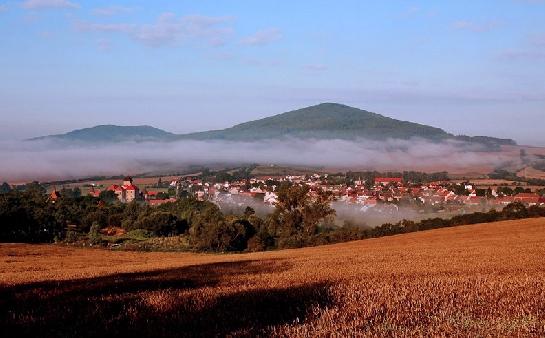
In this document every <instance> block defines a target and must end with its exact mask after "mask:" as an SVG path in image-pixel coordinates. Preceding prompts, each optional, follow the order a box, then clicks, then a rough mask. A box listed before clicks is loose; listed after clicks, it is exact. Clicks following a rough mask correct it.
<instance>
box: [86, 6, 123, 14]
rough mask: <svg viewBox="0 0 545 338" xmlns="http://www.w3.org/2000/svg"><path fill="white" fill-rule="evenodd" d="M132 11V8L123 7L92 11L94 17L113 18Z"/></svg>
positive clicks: (101, 8)
mask: <svg viewBox="0 0 545 338" xmlns="http://www.w3.org/2000/svg"><path fill="white" fill-rule="evenodd" d="M132 11H133V8H132V7H125V6H108V7H100V8H95V9H93V14H94V15H99V16H113V15H118V14H126V13H130V12H132Z"/></svg>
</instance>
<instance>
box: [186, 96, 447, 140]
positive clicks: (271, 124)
mask: <svg viewBox="0 0 545 338" xmlns="http://www.w3.org/2000/svg"><path fill="white" fill-rule="evenodd" d="M449 136H452V135H450V134H448V133H447V132H445V131H444V130H442V129H439V128H434V127H430V126H426V125H422V124H417V123H412V122H406V121H399V120H395V119H392V118H389V117H385V116H382V115H379V114H375V113H371V112H368V111H365V110H361V109H357V108H353V107H349V106H345V105H342V104H337V103H322V104H319V105H316V106H312V107H307V108H303V109H298V110H294V111H290V112H287V113H283V114H279V115H275V116H271V117H266V118H264V119H260V120H256V121H250V122H245V123H241V124H238V125H236V126H234V127H231V128H227V129H224V130H216V131H209V132H202V133H193V134H187V135H182V136H181V137H183V138H190V139H225V140H242V141H251V140H256V139H277V138H282V137H294V138H318V139H349V140H353V139H357V138H368V139H385V138H397V139H408V138H411V137H422V138H426V139H445V138H447V137H449Z"/></svg>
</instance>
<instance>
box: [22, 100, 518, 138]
mask: <svg viewBox="0 0 545 338" xmlns="http://www.w3.org/2000/svg"><path fill="white" fill-rule="evenodd" d="M415 137H418V138H422V139H427V140H432V141H441V140H446V139H456V140H459V141H464V142H471V143H478V144H484V145H486V146H487V147H489V148H494V147H495V148H497V147H498V146H499V145H503V144H516V143H515V141H513V140H509V139H497V138H493V137H487V136H475V137H470V136H454V135H452V134H450V133H447V132H446V131H444V130H443V129H440V128H434V127H430V126H427V125H423V124H418V123H413V122H407V121H400V120H396V119H393V118H389V117H386V116H383V115H380V114H376V113H372V112H368V111H366V110H361V109H358V108H353V107H349V106H346V105H342V104H338V103H322V104H318V105H315V106H311V107H307V108H302V109H298V110H293V111H290V112H287V113H283V114H279V115H275V116H271V117H267V118H263V119H260V120H255V121H250V122H245V123H241V124H238V125H236V126H233V127H231V128H227V129H222V130H212V131H205V132H199V133H191V134H184V135H176V134H172V133H169V132H166V131H164V130H161V129H157V128H153V127H150V126H114V125H101V126H96V127H92V128H85V129H79V130H74V131H71V132H69V133H66V134H60V135H51V136H44V137H38V138H35V139H32V140H44V139H49V140H51V139H52V140H61V141H69V142H85V143H107V142H120V141H137V142H141V141H174V140H228V141H247V142H251V141H259V140H268V139H285V138H300V139H344V140H357V139H370V140H385V139H410V138H415Z"/></svg>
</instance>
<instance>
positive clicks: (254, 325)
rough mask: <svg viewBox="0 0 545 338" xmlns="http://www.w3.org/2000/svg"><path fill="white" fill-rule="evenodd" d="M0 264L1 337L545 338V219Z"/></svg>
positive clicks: (36, 252)
mask: <svg viewBox="0 0 545 338" xmlns="http://www.w3.org/2000/svg"><path fill="white" fill-rule="evenodd" d="M0 257H1V258H0V259H1V261H0V281H1V283H2V286H1V289H0V327H1V328H2V330H4V332H5V333H6V334H7V335H3V336H5V337H7V336H10V337H12V336H52V337H53V336H55V337H58V336H78V337H82V336H100V335H102V336H112V335H123V336H128V335H132V336H214V335H219V336H224V335H229V334H231V335H252V336H253V335H258V334H259V335H262V336H263V335H264V336H267V335H275V336H320V335H321V336H323V335H327V334H331V333H333V334H336V335H341V336H350V335H364V336H400V335H409V336H430V335H439V336H443V335H463V336H467V335H470V336H475V335H479V336H482V335H486V336H517V335H518V336H521V335H522V336H543V335H545V264H544V261H545V219H529V220H521V221H507V222H499V223H490V224H478V225H471V226H464V227H457V228H449V229H440V230H433V231H428V232H420V233H413V234H407V235H400V236H394V237H388V238H380V239H372V240H364V241H358V242H351V243H345V244H337V245H331V246H325V247H315V248H306V249H300V250H285V251H277V252H266V253H255V254H241V255H198V254H178V253H130V252H111V251H105V250H98V249H97V250H94V249H75V248H67V247H60V246H53V245H18V244H13V245H2V246H0Z"/></svg>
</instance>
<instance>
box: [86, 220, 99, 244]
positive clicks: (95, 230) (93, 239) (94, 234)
mask: <svg viewBox="0 0 545 338" xmlns="http://www.w3.org/2000/svg"><path fill="white" fill-rule="evenodd" d="M101 241H102V237H101V236H100V225H99V224H98V222H93V224H92V225H91V228H90V229H89V243H91V244H100V242H101Z"/></svg>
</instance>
